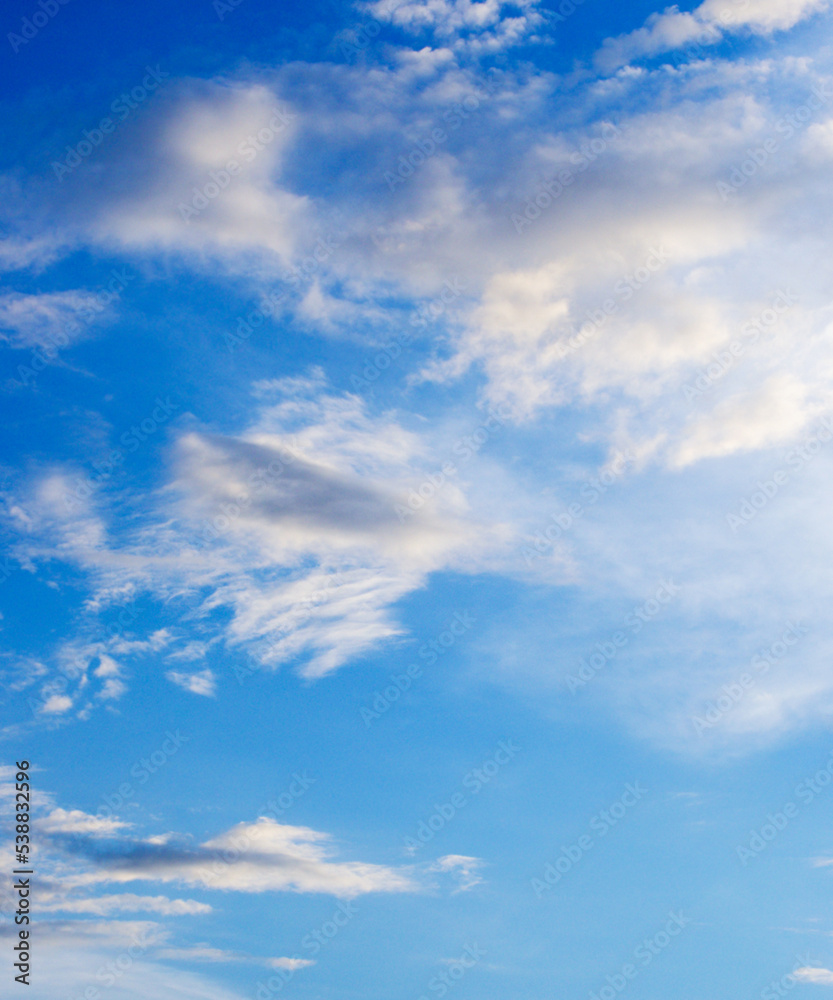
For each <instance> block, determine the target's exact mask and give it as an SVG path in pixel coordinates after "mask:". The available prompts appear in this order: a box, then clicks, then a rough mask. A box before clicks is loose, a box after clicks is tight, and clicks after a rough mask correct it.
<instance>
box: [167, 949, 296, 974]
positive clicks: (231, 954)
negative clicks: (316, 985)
mask: <svg viewBox="0 0 833 1000" xmlns="http://www.w3.org/2000/svg"><path fill="white" fill-rule="evenodd" d="M159 957H160V958H164V959H168V960H170V961H180V962H209V963H212V962H216V963H245V964H249V965H265V966H266V967H267V968H268V969H292V970H293V971H294V970H296V969H304V968H306V967H307V966H310V965H315V962H314V961H312V960H311V959H305V958H260V957H258V956H255V955H247V954H245V953H244V952H237V951H225V950H224V949H222V948H212V947H210V946H209V945H207V944H201V945H194V946H192V947H190V948H163V949H162V950H161V951H160V952H159Z"/></svg>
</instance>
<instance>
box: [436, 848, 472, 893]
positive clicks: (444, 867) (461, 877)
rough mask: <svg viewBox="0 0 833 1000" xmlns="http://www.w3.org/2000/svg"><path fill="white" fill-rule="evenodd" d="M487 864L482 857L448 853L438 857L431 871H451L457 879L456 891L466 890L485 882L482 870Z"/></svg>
mask: <svg viewBox="0 0 833 1000" xmlns="http://www.w3.org/2000/svg"><path fill="white" fill-rule="evenodd" d="M485 864H486V862H485V861H483V859H482V858H472V857H467V856H466V855H464V854H446V855H445V857H442V858H438V859H437V860H436V862H434V864H433V865H431V867H430V869H429V870H431V871H438V872H450V873H451V874H452V875H453V876H454V878H455V880H456V881H457V888H456V889H455V892H466V891H467V890H468V889H473V888H474V887H475V886H476V885H480V884H481V883H482V882H483V877H482V875H481V874H480V870H481V869H482V868H483V866H484V865H485Z"/></svg>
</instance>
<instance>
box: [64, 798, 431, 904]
mask: <svg viewBox="0 0 833 1000" xmlns="http://www.w3.org/2000/svg"><path fill="white" fill-rule="evenodd" d="M328 840H329V837H328V835H327V834H325V833H319V832H318V831H316V830H311V829H309V828H308V827H297V826H287V825H285V824H281V823H277V822H275V821H274V820H272V819H268V818H266V817H261V818H260V819H258V820H257V822H255V823H239V824H238V825H237V826H235V827H232V829H231V830H228V831H227V832H226V833H224V834H221V835H220V836H218V837H214V838H212V839H211V840H208V841H206V842H205V843H203V844H201V845H200V846H199V847H198V848H196V849H191V848H186V847H178V846H176V845H174V844H171V843H167V844H159V845H156V846H155V848H154V849H150V847H149V842H144V843H141V844H140V843H137V844H136V845H135V847H136V850H135V852H134V851H133V850H132V846H131V845H130V844H129V843H126V844H125V847H126V851H125V854H124V856H123V857H122V858H121V859H119V858H117V857H113V856H112V855H110V856H109V858H108V860H107V863H106V864H104V865H103V866H102V867H100V868H98V869H97V870H95V871H90V872H87V873H85V874H79V875H77V876H74V877H72V878H67V879H66V880H65V882H66V884H67V886H69V887H81V886H89V885H95V884H102V883H103V884H111V883H125V882H134V881H151V882H177V883H181V884H185V885H193V886H200V887H202V888H206V889H215V890H232V891H236V892H257V893H260V892H315V893H329V894H332V895H334V896H339V897H341V898H345V899H348V898H353V897H355V896H358V895H363V894H365V893H370V892H413V891H415V890H416V889H417V884H416V883H415V882H414V881H413V879H412V878H411V875H410V874H409V873H408V872H407V871H406V870H402V869H395V868H389V867H387V866H385V865H374V864H367V863H364V862H354V861H334V860H331V853H332V852H331V849H330V848H329V845H328V843H327V842H328Z"/></svg>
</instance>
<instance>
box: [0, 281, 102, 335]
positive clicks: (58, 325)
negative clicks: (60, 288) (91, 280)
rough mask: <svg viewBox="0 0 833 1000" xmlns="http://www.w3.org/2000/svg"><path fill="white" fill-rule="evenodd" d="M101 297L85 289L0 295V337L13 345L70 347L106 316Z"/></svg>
mask: <svg viewBox="0 0 833 1000" xmlns="http://www.w3.org/2000/svg"><path fill="white" fill-rule="evenodd" d="M106 315H107V307H106V306H105V305H103V304H102V300H101V296H100V295H97V294H95V293H93V292H88V291H85V290H83V289H77V290H73V291H67V292H42V293H40V294H38V295H23V294H21V293H19V292H7V293H6V294H5V295H0V337H2V338H3V339H5V340H6V341H7V342H8V343H10V344H11V346H13V347H21V348H22V347H47V348H55V349H59V348H61V347H67V346H69V345H70V344H71V343H73V342H74V341H76V340H78V339H79V337H82V336H83V335H84V334H85V332H86V331H87V329H88V328H89V326H90V324H91V323H95V322H97V321H98V320H100V319H102V318H104V317H106Z"/></svg>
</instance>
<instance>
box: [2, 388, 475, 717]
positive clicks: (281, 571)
mask: <svg viewBox="0 0 833 1000" xmlns="http://www.w3.org/2000/svg"><path fill="white" fill-rule="evenodd" d="M258 393H259V396H260V399H261V409H260V412H259V414H258V416H257V418H256V422H255V423H254V424H253V425H252V426H251V427H250V428H248V430H246V431H245V432H243V433H241V434H239V435H237V436H223V435H219V434H208V433H201V432H198V431H196V430H195V431H190V432H188V433H186V434H184V435H183V436H182V437H181V438H180V439H179V441H178V444H177V452H176V479H175V481H174V483H173V484H172V487H171V489H169V490H168V491H167V493H166V499H167V500H170V499H173V498H175V503H176V506H177V513H178V520H177V522H176V523H175V526H174V525H168V526H166V528H165V529H164V530H159V529H157V528H155V527H153V526H152V525H148V526H147V527H146V528H144V529H143V530H142V532H141V534H140V535H139V536H138V537H135V538H134V540H133V543H132V544H125V543H122V544H121V546H120V547H118V548H115V547H114V546H113V543H112V542H111V541H110V539H109V538H108V531H107V527H106V524H105V522H104V520H103V519H102V518H101V517H100V516H98V514H97V513H96V512H95V510H94V509H93V508H92V507H91V506H86V507H85V506H83V505H82V506H80V507H79V509H78V510H76V511H75V512H74V513H67V512H66V510H65V508H64V507H63V505H62V504H61V496H62V495H63V494H64V492H65V487H64V486H63V485H62V480H61V477H60V475H53V476H51V477H49V478H47V479H46V480H44V481H43V482H41V483H40V484H39V485H38V486H37V487H36V489H35V490H34V491H33V493H32V495H31V497H30V499H29V500H28V501H27V502H26V507H27V510H28V511H29V512H30V513H29V514H27V517H29V518H30V521H29V523H28V527H27V535H28V539H31V540H32V541H27V542H25V543H22V547H21V552H22V553H25V555H22V558H27V559H38V558H41V557H42V556H44V555H45V554H46V553H47V552H52V553H56V554H57V553H59V554H60V555H61V557H63V558H67V559H69V560H71V561H72V562H75V563H76V564H78V565H80V566H82V567H84V568H85V569H86V570H87V571H88V572H90V573H91V574H92V576H93V577H94V578H96V580H97V585H96V590H95V593H94V596H93V597H92V599H91V600H90V601H89V602H88V603H89V605H90V606H91V607H92V608H95V609H98V608H106V607H108V606H110V605H111V604H113V603H114V602H115V601H118V602H119V603H121V602H123V601H124V600H125V597H126V596H127V597H129V596H130V595H131V594H133V593H136V592H138V591H140V590H146V591H149V592H150V593H151V594H153V595H155V596H158V597H160V598H162V599H166V600H167V599H170V598H171V597H172V596H176V597H178V598H180V599H181V596H182V595H183V594H185V595H189V596H191V597H192V599H193V598H194V597H196V599H197V601H198V606H199V607H200V610H201V613H202V614H208V613H210V612H211V611H212V610H213V609H214V608H217V607H221V606H222V607H227V608H229V609H231V611H232V618H231V621H230V623H229V625H228V627H227V631H226V639H227V641H228V642H229V643H230V644H231V645H236V646H244V647H245V648H247V649H249V650H250V651H251V652H252V653H253V655H254V656H255V658H256V661H257V662H260V663H262V664H267V665H271V666H277V665H279V664H280V663H283V662H286V661H287V660H290V659H294V658H298V657H305V658H306V659H307V660H308V662H307V664H306V665H305V666H304V667H303V672H304V674H305V675H306V676H310V677H316V676H322V675H324V674H326V673H328V672H330V671H332V670H334V669H336V668H338V667H339V666H341V665H342V664H344V663H345V662H347V661H349V660H350V659H351V658H353V657H355V656H356V655H358V654H359V653H361V652H362V651H364V650H366V649H368V648H370V647H371V646H373V645H374V644H376V643H378V642H379V641H381V640H383V639H386V638H391V637H394V636H398V635H400V634H401V633H402V629H401V627H400V626H399V625H398V624H397V623H396V622H395V621H393V620H392V618H391V616H390V608H391V606H392V605H393V604H394V603H395V602H396V601H397V600H399V599H400V598H401V597H403V596H404V595H405V594H407V593H409V592H411V591H413V590H415V589H417V588H418V587H420V586H422V585H423V583H424V580H425V578H426V576H427V574H428V573H430V572H432V571H434V570H437V569H441V568H446V567H448V566H452V565H456V566H461V567H462V566H464V565H465V563H466V561H474V560H476V558H477V553H478V551H479V550H480V549H481V548H483V547H485V543H486V539H487V538H488V533H487V532H484V531H483V530H482V529H481V531H480V533H479V538H478V536H476V534H475V524H474V521H473V519H472V518H471V517H470V515H469V513H468V511H467V504H466V501H465V497H464V495H463V492H462V490H461V488H460V487H459V486H458V485H457V484H456V483H455V482H454V481H452V480H449V481H447V482H445V483H444V484H443V487H442V489H441V490H435V489H434V488H433V487H431V486H430V481H428V480H427V479H426V477H427V476H428V475H433V474H434V473H435V466H436V464H437V460H436V459H432V458H431V457H430V455H429V454H428V451H429V449H428V447H427V445H426V443H425V442H424V441H423V440H422V439H421V438H420V437H419V436H418V435H416V434H415V433H413V432H411V431H408V430H405V429H404V428H403V427H402V426H401V425H400V424H398V423H397V422H396V420H395V418H394V416H393V415H383V416H380V417H374V418H372V417H370V416H369V415H368V413H367V412H366V410H365V408H364V406H363V404H362V403H361V401H360V400H359V399H358V398H356V397H353V396H342V397H338V396H331V395H327V394H326V393H323V392H321V390H320V388H319V387H318V386H317V384H316V385H312V384H310V385H306V384H305V385H303V386H301V387H300V388H299V387H298V386H294V385H293V386H283V385H261V386H259V387H258ZM439 464H441V461H440V463H439ZM426 482H428V485H429V487H430V488H429V490H428V493H430V494H434V495H431V496H426V499H425V500H424V501H422V500H420V505H419V506H418V507H417V508H413V509H412V508H411V507H409V506H408V505H409V496H410V495H411V491H413V490H419V489H420V488H421V487H423V486H424V484H425V483H426ZM169 513H170V509H169V508H166V509H165V510H163V511H160V520H161V519H162V518H166V517H168V515H169ZM35 539H37V540H35ZM165 638H166V643H165V645H166V648H167V647H168V641H167V640H168V637H167V636H166V637H165ZM255 643H256V645H254V646H253V645H252V644H255ZM156 646H157V648H161V646H160V644H156ZM116 648H120V649H122V650H124V652H125V653H129V652H136V651H138V652H141V651H143V649H144V647H142V648H141V649H140V648H139V647H136V646H135V644H133V645H131V646H125V640H124V639H123V638H119V639H116V640H114V641H113V642H93V643H89V642H84V641H83V640H81V641H79V642H76V643H71V644H68V646H67V648H66V650H65V654H64V661H65V670H64V673H65V674H67V673H68V672H69V666H70V665H72V668H73V670H75V673H76V675H77V676H78V677H79V678H80V681H79V684H80V685H81V687H83V683H84V680H85V678H86V676H87V669H88V665H89V663H90V662H91V661H92V659H93V658H94V657H95V656H98V657H99V659H100V658H101V657H102V656H105V657H109V652H105V650H110V651H114V650H115V649H116ZM103 662H105V663H110V662H111V659H107V660H105V661H103ZM100 669H101V668H100V667H99V670H100ZM168 677H169V679H170V680H172V681H173V682H174V683H178V684H180V686H183V687H185V688H186V689H188V690H190V691H193V692H194V693H196V694H204V695H211V694H213V692H214V685H215V678H214V675H213V673H212V672H211V671H210V670H209V669H208V668H206V669H204V670H202V671H198V672H186V671H181V670H172V671H170V672H169V673H168ZM104 680H105V684H113V683H119V684H120V683H121V682H120V681H118V679H117V678H116V677H113V676H111V677H108V678H105V679H104ZM81 687H79V689H78V694H83V693H84V692H82V691H81ZM108 693H111V694H112V695H115V694H116V693H121V691H119V692H108V691H107V689H106V688H105V690H104V691H103V692H102V694H101V695H99V697H103V696H106V695H107V694H108ZM54 698H55V700H54V701H50V702H49V703H48V704H49V705H50V708H49V711H58V710H60V711H66V710H68V709H69V708H70V707H71V705H72V699H71V698H70V696H69V694H68V693H62V694H61V695H56V696H54Z"/></svg>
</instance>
